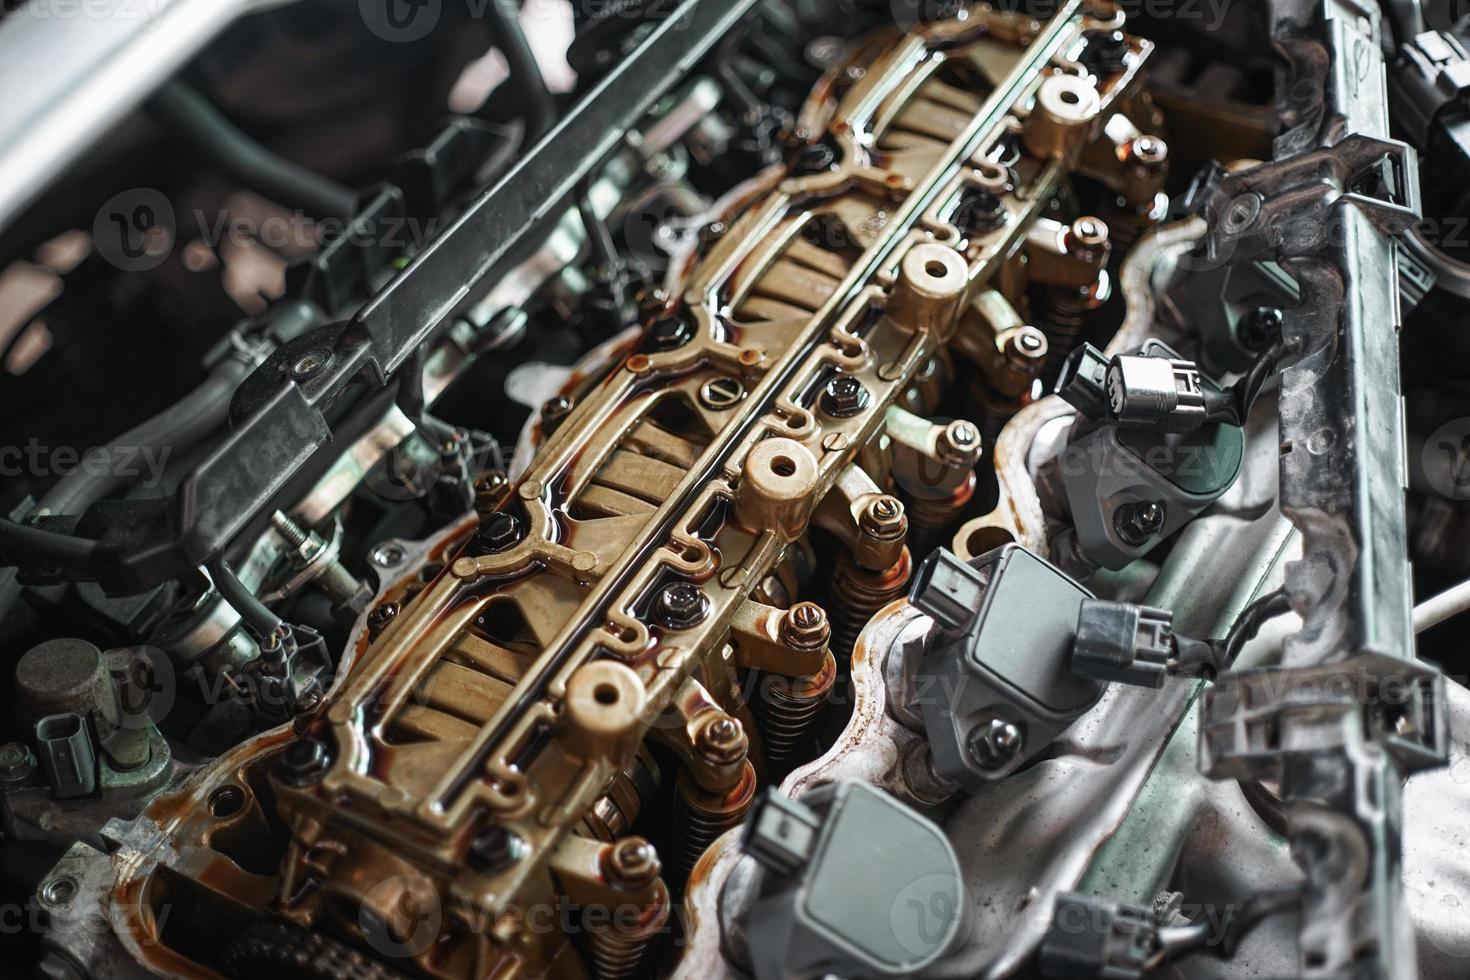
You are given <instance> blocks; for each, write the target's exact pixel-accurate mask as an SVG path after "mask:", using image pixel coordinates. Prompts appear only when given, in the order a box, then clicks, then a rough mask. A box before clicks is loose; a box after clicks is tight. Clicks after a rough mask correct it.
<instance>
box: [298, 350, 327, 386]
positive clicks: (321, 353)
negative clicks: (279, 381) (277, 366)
mask: <svg viewBox="0 0 1470 980" xmlns="http://www.w3.org/2000/svg"><path fill="white" fill-rule="evenodd" d="M331 363H332V352H331V351H329V350H326V349H325V348H317V349H316V350H309V351H307V352H306V353H305V354H302V355H301V356H300V357H299V358H297V359H296V363H295V364H294V365H292V367H291V377H293V378H295V379H296V380H297V381H306V380H308V379H310V378H314V377H316V375H318V374H320V373H321V371H322V369H323V368H325V367H326V366H327V365H328V364H331Z"/></svg>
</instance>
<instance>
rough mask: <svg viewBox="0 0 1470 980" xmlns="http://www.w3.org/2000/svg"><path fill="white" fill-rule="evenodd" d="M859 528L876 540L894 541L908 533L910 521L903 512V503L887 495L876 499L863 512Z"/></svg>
mask: <svg viewBox="0 0 1470 980" xmlns="http://www.w3.org/2000/svg"><path fill="white" fill-rule="evenodd" d="M858 527H859V528H860V529H861V530H862V532H863V533H864V534H866V535H867V536H868V537H870V538H874V539H875V540H878V541H894V540H897V539H898V538H901V537H903V536H904V534H905V533H906V532H907V531H908V528H909V519H908V517H907V516H905V514H904V512H903V503H902V502H901V501H900V500H899V499H898V498H897V497H890V496H888V495H886V494H885V495H883V496H881V497H876V498H874V499H873V502H872V503H870V504H868V506H867V507H866V508H865V509H864V510H863V516H862V518H861V519H860V520H859V521H858Z"/></svg>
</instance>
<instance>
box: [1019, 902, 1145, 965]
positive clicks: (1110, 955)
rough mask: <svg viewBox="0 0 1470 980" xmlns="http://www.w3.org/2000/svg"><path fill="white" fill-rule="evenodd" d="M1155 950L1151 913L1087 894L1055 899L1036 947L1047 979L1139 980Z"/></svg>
mask: <svg viewBox="0 0 1470 980" xmlns="http://www.w3.org/2000/svg"><path fill="white" fill-rule="evenodd" d="M1158 946H1159V934H1158V928H1157V926H1156V925H1155V924H1154V917H1153V912H1152V911H1151V910H1149V909H1146V908H1143V907H1141V906H1136V905H1121V904H1117V903H1115V902H1110V901H1108V900H1106V899H1102V898H1096V897H1094V896H1092V895H1080V894H1077V893H1075V892H1065V893H1063V894H1061V895H1058V896H1057V902H1056V906H1055V907H1054V908H1053V909H1052V920H1051V928H1050V929H1048V930H1047V933H1046V938H1045V939H1044V940H1042V944H1041V974H1042V976H1044V977H1047V978H1049V980H1141V978H1142V977H1143V976H1144V975H1145V974H1147V973H1148V972H1149V969H1150V967H1151V964H1150V960H1152V959H1153V957H1154V954H1155V952H1156V951H1157V950H1158Z"/></svg>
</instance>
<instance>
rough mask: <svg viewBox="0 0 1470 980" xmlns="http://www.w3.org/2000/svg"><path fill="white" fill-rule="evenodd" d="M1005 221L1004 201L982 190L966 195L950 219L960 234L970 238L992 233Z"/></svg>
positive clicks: (992, 192)
mask: <svg viewBox="0 0 1470 980" xmlns="http://www.w3.org/2000/svg"><path fill="white" fill-rule="evenodd" d="M1005 220H1006V206H1005V201H1004V200H1002V199H1001V196H1000V195H999V194H997V193H995V191H991V190H985V189H983V188H982V189H979V190H975V191H971V192H970V193H969V194H967V195H966V196H965V198H964V200H962V201H960V206H959V207H958V208H956V209H955V212H954V215H953V217H951V218H950V221H951V222H953V224H954V226H955V227H956V228H958V229H959V230H960V232H961V233H962V234H965V235H969V236H971V237H974V236H975V235H983V234H984V233H985V232H987V231H994V230H995V229H997V228H999V227H1000V226H1001V225H1003V224H1005Z"/></svg>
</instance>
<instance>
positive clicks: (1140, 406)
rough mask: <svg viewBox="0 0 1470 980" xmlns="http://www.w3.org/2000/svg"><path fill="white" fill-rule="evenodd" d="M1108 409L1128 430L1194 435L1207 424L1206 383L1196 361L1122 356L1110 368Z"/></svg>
mask: <svg viewBox="0 0 1470 980" xmlns="http://www.w3.org/2000/svg"><path fill="white" fill-rule="evenodd" d="M1107 391H1108V409H1109V411H1110V412H1111V414H1112V416H1113V418H1114V420H1115V421H1116V422H1117V423H1118V424H1119V425H1121V426H1124V427H1127V428H1140V429H1152V430H1155V431H1158V432H1193V431H1194V430H1195V429H1198V428H1199V427H1200V426H1202V425H1204V424H1205V421H1206V410H1205V392H1204V381H1203V378H1202V377H1201V375H1200V371H1199V368H1198V367H1197V366H1196V365H1195V364H1194V362H1193V361H1184V360H1173V359H1170V358H1166V357H1157V356H1150V355H1144V354H1120V355H1119V356H1117V357H1115V358H1113V360H1112V363H1110V364H1109V365H1108V379H1107Z"/></svg>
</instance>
